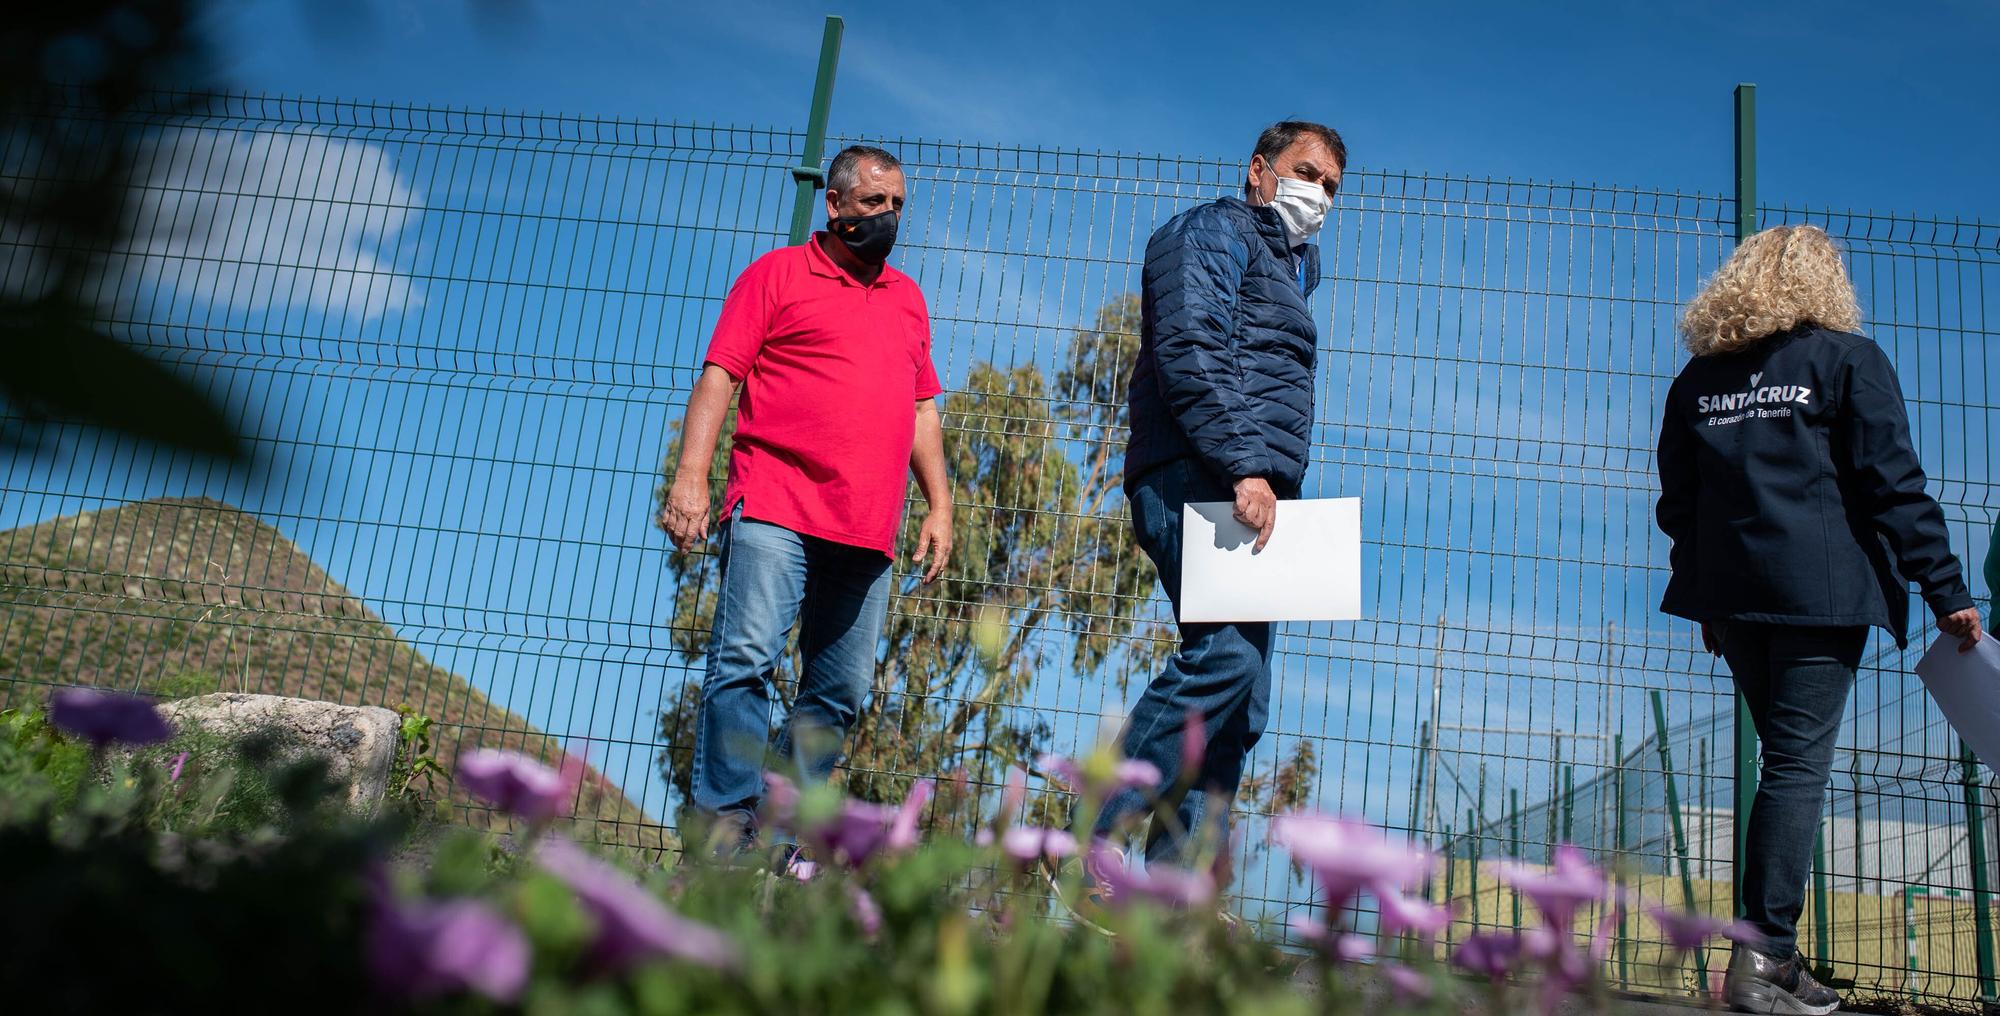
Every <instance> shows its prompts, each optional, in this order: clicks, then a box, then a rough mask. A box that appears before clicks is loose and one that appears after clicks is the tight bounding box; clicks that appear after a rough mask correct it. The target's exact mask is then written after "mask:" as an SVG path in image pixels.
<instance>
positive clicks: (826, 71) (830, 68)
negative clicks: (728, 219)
mask: <svg viewBox="0 0 2000 1016" xmlns="http://www.w3.org/2000/svg"><path fill="white" fill-rule="evenodd" d="M842 28H843V25H842V23H841V20H840V18H839V16H838V15H833V14H829V15H827V18H826V32H825V33H824V34H822V35H821V36H820V38H819V72H818V73H817V74H816V75H815V76H814V77H813V104H812V111H811V112H810V113H809V114H807V116H806V145H805V150H804V151H802V152H801V153H799V164H798V165H796V166H794V167H792V179H793V180H796V181H798V187H797V191H796V192H795V194H794V195H793V197H792V239H791V242H792V246H794V247H796V246H798V245H799V244H802V243H804V242H806V238H807V237H810V236H811V235H812V220H813V195H814V194H815V193H816V192H818V190H819V188H820V185H821V184H824V183H825V182H826V171H825V170H822V169H820V168H819V161H820V159H821V158H823V157H825V155H826V118H827V113H828V112H829V111H830V110H831V109H832V108H833V72H834V70H835V69H836V68H837V67H839V66H840V33H841V30H842Z"/></svg>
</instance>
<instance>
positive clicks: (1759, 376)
mask: <svg viewBox="0 0 2000 1016" xmlns="http://www.w3.org/2000/svg"><path fill="white" fill-rule="evenodd" d="M1762 380H1764V372H1763V371H1761V370H1760V371H1758V372H1757V373H1755V374H1752V375H1750V387H1752V388H1755V387H1757V382H1759V381H1762Z"/></svg>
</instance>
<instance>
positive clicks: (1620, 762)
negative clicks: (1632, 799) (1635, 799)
mask: <svg viewBox="0 0 2000 1016" xmlns="http://www.w3.org/2000/svg"><path fill="white" fill-rule="evenodd" d="M1611 757H1612V760H1613V761H1612V768H1611V774H1612V776H1611V779H1612V783H1611V800H1612V804H1611V807H1612V819H1611V823H1612V826H1611V827H1612V830H1613V831H1612V834H1611V835H1612V841H1611V842H1612V843H1613V845H1615V846H1616V847H1617V848H1618V852H1617V854H1616V855H1614V856H1616V857H1617V858H1618V870H1619V872H1620V874H1621V876H1624V877H1629V876H1630V875H1631V870H1630V868H1629V866H1628V865H1627V864H1626V858H1625V732H1624V731H1622V730H1621V731H1619V732H1618V733H1616V734H1613V735H1612V736H1611ZM1629 938H1630V936H1629V935H1628V934H1627V929H1626V926H1625V908H1624V907H1620V908H1618V983H1619V984H1620V985H1622V986H1624V987H1627V988H1629V987H1631V986H1632V971H1631V970H1630V969H1629V967H1628V966H1627V963H1626V957H1625V943H1626V941H1627V940H1628V939H1629Z"/></svg>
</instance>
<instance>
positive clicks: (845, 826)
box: [809, 780, 937, 868]
mask: <svg viewBox="0 0 2000 1016" xmlns="http://www.w3.org/2000/svg"><path fill="white" fill-rule="evenodd" d="M936 785H937V784H936V781H934V780H919V781H917V784H916V785H915V786H913V787H911V788H910V796H909V797H906V798H904V799H903V804H902V806H901V807H898V808H889V807H886V806H884V805H880V804H869V803H868V802H866V801H846V802H844V803H843V804H842V805H841V808H840V814H839V815H837V816H835V817H834V819H833V821H831V822H829V823H827V824H826V825H824V826H821V827H820V828H818V829H814V830H810V832H809V836H810V837H811V839H812V840H813V841H814V842H815V843H816V844H817V845H818V846H819V847H820V848H821V849H822V850H824V851H825V852H826V854H827V856H829V857H833V858H836V859H839V860H842V861H845V862H846V863H847V864H848V865H850V866H852V867H857V868H858V867H860V866H861V865H864V864H867V863H868V861H869V859H870V858H873V857H874V856H875V855H876V854H879V853H881V852H882V851H884V850H908V849H910V848H912V847H915V846H916V845H917V819H918V818H919V817H920V816H921V815H922V814H923V809H924V805H925V804H927V803H928V802H929V801H930V798H931V790H932V788H934V787H935V786H936Z"/></svg>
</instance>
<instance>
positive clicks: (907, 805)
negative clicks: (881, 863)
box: [887, 780, 937, 850]
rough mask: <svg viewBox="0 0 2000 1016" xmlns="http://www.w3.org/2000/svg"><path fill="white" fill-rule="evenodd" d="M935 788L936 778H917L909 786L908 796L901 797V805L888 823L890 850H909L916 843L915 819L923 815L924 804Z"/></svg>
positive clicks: (927, 802) (928, 801) (888, 844)
mask: <svg viewBox="0 0 2000 1016" xmlns="http://www.w3.org/2000/svg"><path fill="white" fill-rule="evenodd" d="M935 789H937V781H936V780H918V781H917V782H916V785H915V786H912V787H911V788H910V796H908V797H905V798H903V806H902V807H900V808H897V809H896V817H895V819H894V820H893V821H891V822H890V823H889V839H888V843H887V846H888V848H889V849H890V850H910V849H913V848H915V847H916V845H917V820H918V819H919V818H922V817H923V813H924V805H926V804H929V803H930V799H931V791H933V790H935Z"/></svg>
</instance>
